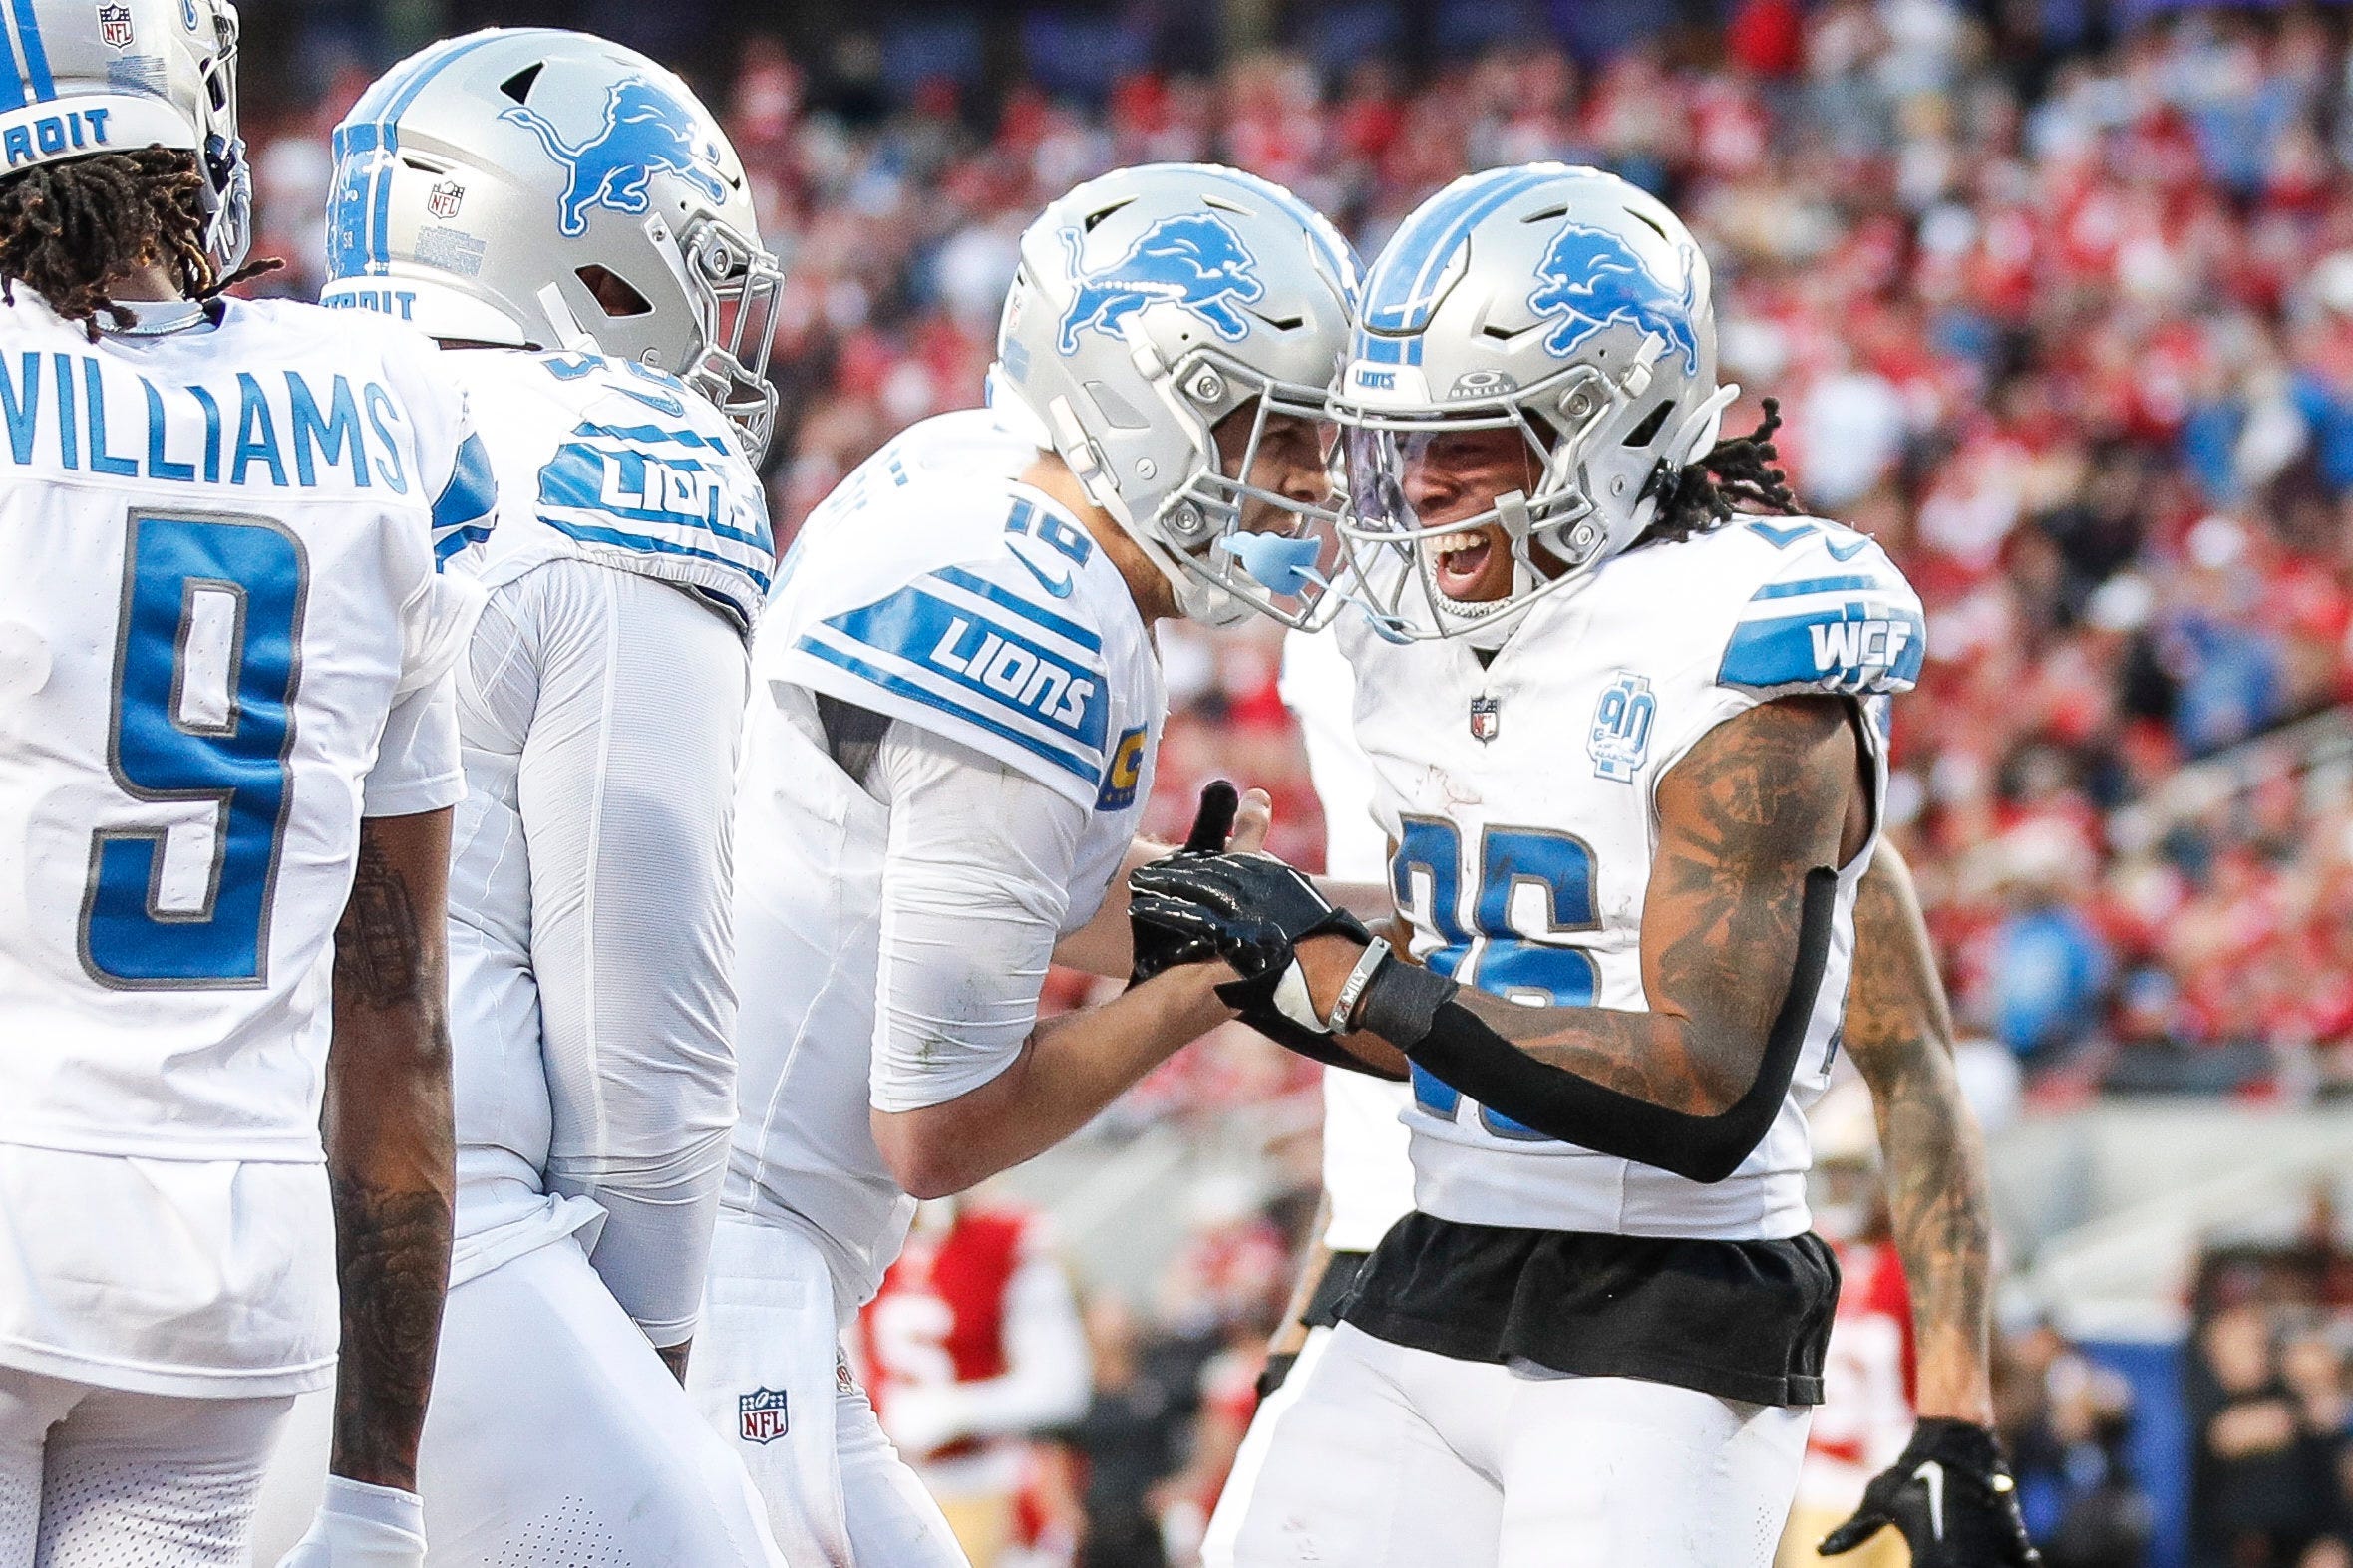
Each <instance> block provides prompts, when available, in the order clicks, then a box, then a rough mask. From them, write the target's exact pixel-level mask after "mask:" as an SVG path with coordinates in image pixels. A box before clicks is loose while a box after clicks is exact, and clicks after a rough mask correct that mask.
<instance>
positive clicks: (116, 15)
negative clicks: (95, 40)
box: [98, 5, 131, 49]
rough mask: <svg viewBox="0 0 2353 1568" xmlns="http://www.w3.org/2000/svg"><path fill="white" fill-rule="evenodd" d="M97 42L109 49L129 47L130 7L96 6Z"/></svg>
mask: <svg viewBox="0 0 2353 1568" xmlns="http://www.w3.org/2000/svg"><path fill="white" fill-rule="evenodd" d="M98 37H99V42H101V43H103V44H105V45H106V46H107V47H108V48H109V49H129V48H130V47H131V7H129V6H127V5H102V6H100V7H99V8H98Z"/></svg>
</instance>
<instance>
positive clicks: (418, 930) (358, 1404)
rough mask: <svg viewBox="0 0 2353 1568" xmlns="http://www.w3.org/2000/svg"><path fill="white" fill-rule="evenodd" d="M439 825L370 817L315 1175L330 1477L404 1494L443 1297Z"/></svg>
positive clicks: (338, 964) (447, 1171) (340, 982)
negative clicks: (335, 1287)
mask: <svg viewBox="0 0 2353 1568" xmlns="http://www.w3.org/2000/svg"><path fill="white" fill-rule="evenodd" d="M449 844H450V834H449V813H448V812H446V811H436V812H431V813H427V814H424V815H420V816H413V817H392V818H371V819H370V820H368V821H366V822H364V823H363V824H362V825H361V831H360V855H359V868H358V873H357V875H356V876H355V877H354V878H353V881H352V889H351V897H350V900H349V902H348V903H347V904H346V905H345V907H344V912H343V919H342V922H341V923H340V924H339V925H338V926H337V927H336V931H335V1034H334V1042H333V1046H332V1048H331V1050H330V1052H329V1055H328V1059H327V1097H326V1108H325V1114H324V1116H323V1118H322V1130H323V1131H324V1132H325V1134H326V1145H327V1176H328V1181H329V1184H330V1188H331V1190H332V1192H333V1195H334V1200H335V1257H336V1265H337V1276H338V1281H339V1283H340V1285H341V1287H342V1294H343V1349H342V1357H341V1364H340V1369H339V1371H338V1373H337V1379H336V1389H335V1440H334V1452H333V1455H332V1458H331V1460H330V1462H331V1464H332V1466H333V1468H334V1471H335V1473H336V1474H338V1475H344V1476H348V1477H350V1478H351V1479H353V1480H359V1481H367V1482H370V1483H372V1484H375V1485H379V1486H397V1487H402V1488H404V1489H414V1488H415V1486H416V1464H417V1442H418V1439H419V1437H420V1436H421V1435H422V1433H423V1431H424V1425H425V1405H426V1399H427V1397H428V1395H429V1394H430V1393H431V1391H432V1387H433V1364H434V1352H435V1349H436V1346H437V1344H438V1342H439V1339H440V1334H441V1313H442V1299H443V1297H444V1295H445V1294H446V1293H447V1291H448V1287H449V1270H450V1237H451V1231H452V1225H451V1210H452V1193H453V1192H454V1190H455V1188H456V1184H457V1183H456V1176H455V1172H454V1169H453V1165H454V1160H455V1152H454V1145H455V1138H454V1135H453V1128H452V1124H451V1106H450V1035H449V1017H448V1012H449V1009H448V991H449V981H448V976H447V953H448V939H447V935H446V932H445V928H444V925H443V921H444V919H445V894H444V888H445V886H446V878H447V875H448V866H449Z"/></svg>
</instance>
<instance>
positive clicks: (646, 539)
mask: <svg viewBox="0 0 2353 1568" xmlns="http://www.w3.org/2000/svg"><path fill="white" fill-rule="evenodd" d="M539 520H540V521H541V522H543V523H545V524H547V526H548V527H550V528H553V529H554V530H555V531H556V532H558V533H565V534H569V535H571V536H572V537H573V538H575V539H579V540H581V541H582V542H584V543H588V544H610V545H613V546H615V547H616V548H619V549H624V550H640V551H643V552H644V553H646V554H649V555H676V556H679V557H682V558H683V559H686V560H696V561H716V562H718V563H719V564H720V565H722V566H725V567H727V568H729V569H730V570H732V571H738V572H741V573H743V575H744V580H745V581H747V582H749V583H751V584H752V585H753V586H754V587H756V588H758V589H759V590H760V592H761V594H762V596H763V597H765V596H766V595H767V593H768V582H769V578H768V573H766V572H764V571H762V570H760V569H759V568H758V567H756V566H753V565H750V564H749V563H747V562H745V561H744V560H743V559H742V558H741V557H739V556H734V555H722V554H720V553H719V552H718V551H717V550H698V549H696V548H695V547H694V546H692V545H690V544H673V543H671V542H670V541H669V540H668V539H657V538H654V537H652V536H651V535H649V534H643V533H630V532H627V531H626V530H624V529H620V528H599V527H597V526H595V525H594V524H592V523H585V522H566V521H564V520H563V519H562V518H561V517H550V516H548V515H547V514H546V513H544V512H542V513H540V514H539Z"/></svg>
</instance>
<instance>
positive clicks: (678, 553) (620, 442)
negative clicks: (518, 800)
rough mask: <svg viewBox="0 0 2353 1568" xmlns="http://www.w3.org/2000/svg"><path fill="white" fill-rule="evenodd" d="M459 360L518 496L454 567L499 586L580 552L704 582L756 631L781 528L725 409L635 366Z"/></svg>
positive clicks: (578, 360) (478, 415) (683, 582)
mask: <svg viewBox="0 0 2353 1568" xmlns="http://www.w3.org/2000/svg"><path fill="white" fill-rule="evenodd" d="M450 363H451V365H452V367H453V369H454V373H455V374H456V375H457V376H458V377H459V379H460V380H461V381H462V382H463V383H464V384H465V386H466V388H467V391H468V397H469V401H470V403H471V405H472V407H473V409H474V411H475V412H474V420H475V428H476V429H478V430H479V431H481V433H482V439H483V443H484V445H485V446H486V447H487V448H488V449H489V452H490V455H491V462H492V466H493V467H494V469H496V470H497V472H498V476H499V483H500V488H501V492H502V493H503V494H504V496H505V498H506V503H505V505H504V507H503V508H502V509H501V512H500V516H499V527H498V528H497V529H495V530H492V531H491V532H489V533H488V535H487V536H484V537H481V538H480V539H479V540H478V541H475V542H476V543H477V546H478V547H477V548H474V549H470V550H468V551H467V553H466V554H465V555H464V556H462V557H460V559H459V560H458V561H457V562H456V563H455V564H456V565H458V566H459V567H460V568H461V569H463V570H465V571H467V572H469V573H471V574H472V575H474V576H477V577H479V578H481V579H482V581H483V582H484V584H485V585H486V586H496V585H498V584H499V583H502V582H507V581H511V580H512V579H513V578H515V577H518V576H520V575H521V574H522V573H523V572H526V571H528V570H530V568H531V567H533V566H535V565H537V564H538V563H539V562H540V561H543V560H547V559H550V558H552V557H554V556H557V555H573V556H577V557H579V558H581V559H583V560H591V561H595V562H597V563H598V564H600V565H605V566H610V567H613V568H614V569H616V570H619V571H626V572H634V573H636V574H638V575H639V576H645V577H658V578H660V579H662V580H663V581H665V582H673V583H676V584H678V585H679V586H681V587H684V588H689V589H692V590H693V591H695V592H696V593H698V594H700V595H702V596H703V597H704V598H707V599H708V600H710V601H711V602H712V603H713V604H715V605H717V606H719V608H720V609H721V610H722V612H723V613H725V614H726V615H727V616H728V617H729V618H730V619H731V620H733V621H734V622H735V623H736V625H737V626H739V627H740V628H742V629H743V630H744V632H745V634H746V635H747V636H749V635H750V632H751V629H752V627H753V626H754V625H755V624H756V623H757V622H758V620H759V616H760V606H761V604H762V602H763V601H764V600H766V599H767V597H768V594H769V591H770V588H771V586H772V583H771V576H772V574H773V572H774V570H775V566H776V536H775V535H774V534H773V533H772V532H771V531H770V529H769V522H768V501H767V496H766V494H765V493H764V492H763V491H762V489H761V487H760V480H759V476H758V475H757V474H756V473H754V472H753V470H752V466H751V464H749V463H748V462H746V461H745V459H744V456H743V453H742V451H741V449H740V448H739V447H738V446H737V444H736V438H735V432H734V427H732V426H731V425H729V424H728V422H727V420H726V419H725V417H723V416H722V415H721V414H720V413H719V412H718V411H717V410H716V409H714V408H712V406H711V405H710V404H709V403H708V402H706V401H705V400H703V399H702V398H700V397H697V396H696V395H695V394H694V393H692V392H690V391H688V390H687V388H686V386H685V384H684V383H682V382H680V381H679V380H678V378H677V377H675V376H671V375H668V374H666V373H665V372H662V371H658V370H652V369H649V368H647V367H646V366H643V365H640V364H637V363H636V362H634V361H632V360H621V359H608V358H606V357H604V356H603V355H600V354H525V353H518V352H515V351H512V350H466V351H461V352H458V353H454V354H452V355H451V356H450Z"/></svg>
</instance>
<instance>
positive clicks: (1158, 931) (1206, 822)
mask: <svg viewBox="0 0 2353 1568" xmlns="http://www.w3.org/2000/svg"><path fill="white" fill-rule="evenodd" d="M1241 798H1242V797H1241V794H1240V792H1239V791H1238V790H1236V789H1235V788H1234V786H1233V785H1232V784H1228V783H1227V782H1226V781H1224V780H1222V779H1214V780H1211V781H1210V782H1209V783H1208V784H1203V785H1202V786H1201V803H1200V806H1199V808H1198V809H1196V810H1195V811H1194V812H1193V815H1192V831H1191V832H1189V833H1186V834H1185V835H1184V842H1183V843H1182V844H1181V845H1180V846H1178V848H1177V854H1179V855H1206V854H1218V853H1221V852H1222V851H1223V850H1224V848H1225V841H1226V840H1227V839H1228V838H1231V837H1232V836H1233V819H1234V815H1235V813H1236V812H1237V811H1239V810H1240V808H1241ZM1128 936H1129V942H1130V946H1131V947H1132V948H1133V950H1134V954H1135V956H1134V957H1133V959H1131V961H1130V967H1129V970H1128V984H1130V985H1131V986H1140V985H1142V984H1144V982H1146V981H1147V980H1150V979H1151V978H1152V977H1153V976H1155V975H1157V974H1159V973H1160V972H1161V971H1162V970H1164V969H1176V968H1177V967H1178V966H1180V965H1184V964H1205V963H1207V962H1208V961H1209V960H1210V959H1212V958H1215V957H1216V956H1217V939H1216V933H1215V932H1214V930H1212V929H1211V928H1210V927H1208V926H1206V925H1201V924H1187V923H1184V922H1182V921H1171V920H1168V919H1166V918H1163V919H1157V920H1153V919H1139V918H1137V914H1136V910H1135V907H1134V906H1133V905H1131V906H1130V907H1129V910H1128Z"/></svg>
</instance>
